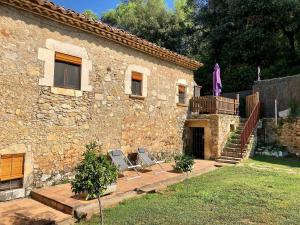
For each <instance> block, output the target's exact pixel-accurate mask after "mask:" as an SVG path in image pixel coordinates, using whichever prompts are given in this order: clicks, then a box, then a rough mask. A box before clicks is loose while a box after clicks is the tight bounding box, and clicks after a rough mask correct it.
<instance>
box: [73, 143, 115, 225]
mask: <svg viewBox="0 0 300 225" xmlns="http://www.w3.org/2000/svg"><path fill="white" fill-rule="evenodd" d="M97 147H98V146H97V145H96V143H94V142H93V143H90V144H88V145H86V149H87V150H86V151H85V153H84V154H83V160H82V162H81V163H80V164H79V165H78V166H77V167H76V168H75V172H76V173H75V178H74V180H72V181H71V185H72V191H73V192H74V193H75V194H81V193H85V194H87V199H94V198H97V199H98V203H99V209H100V218H101V221H100V222H101V224H103V213H102V204H101V195H103V193H104V192H105V191H106V189H107V186H109V185H111V184H113V183H115V182H116V180H117V177H118V169H117V167H116V166H115V165H113V164H112V163H111V162H110V161H109V160H108V159H107V157H106V156H104V155H101V154H99V155H97V154H96V152H95V150H96V149H97Z"/></svg>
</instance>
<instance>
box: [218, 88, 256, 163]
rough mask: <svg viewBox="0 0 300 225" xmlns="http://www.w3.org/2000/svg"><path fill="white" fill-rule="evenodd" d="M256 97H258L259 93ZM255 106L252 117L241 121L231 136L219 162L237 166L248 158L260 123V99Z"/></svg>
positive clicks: (252, 109)
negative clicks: (249, 145) (251, 141)
mask: <svg viewBox="0 0 300 225" xmlns="http://www.w3.org/2000/svg"><path fill="white" fill-rule="evenodd" d="M254 95H256V96H258V93H255V94H254ZM250 97H251V96H250ZM253 105H254V106H253V107H251V110H250V112H251V114H250V116H249V117H248V118H247V119H244V120H241V121H240V125H239V127H238V129H237V130H236V131H235V132H234V133H232V134H230V137H229V138H228V140H227V143H226V145H225V148H224V149H223V151H222V153H221V157H220V158H218V159H217V162H223V163H231V164H237V163H239V162H241V161H242V159H244V158H245V157H246V156H247V154H248V152H247V144H248V142H249V140H250V137H251V134H252V133H253V131H254V129H255V127H256V126H257V123H258V121H259V116H260V109H261V103H260V101H259V98H257V100H255V102H254V104H253Z"/></svg>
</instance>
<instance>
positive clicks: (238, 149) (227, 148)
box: [223, 147, 241, 152]
mask: <svg viewBox="0 0 300 225" xmlns="http://www.w3.org/2000/svg"><path fill="white" fill-rule="evenodd" d="M223 151H229V152H241V148H236V147H235V148H232V147H225V148H224V150H223Z"/></svg>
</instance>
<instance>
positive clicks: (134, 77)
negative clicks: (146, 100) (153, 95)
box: [131, 72, 143, 96]
mask: <svg viewBox="0 0 300 225" xmlns="http://www.w3.org/2000/svg"><path fill="white" fill-rule="evenodd" d="M142 84H143V74H141V73H138V72H132V74H131V94H132V95H137V96H142Z"/></svg>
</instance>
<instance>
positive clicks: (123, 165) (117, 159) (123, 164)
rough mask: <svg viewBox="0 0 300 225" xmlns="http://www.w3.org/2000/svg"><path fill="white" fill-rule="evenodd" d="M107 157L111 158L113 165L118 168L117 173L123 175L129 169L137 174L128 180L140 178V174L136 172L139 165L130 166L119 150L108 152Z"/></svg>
mask: <svg viewBox="0 0 300 225" xmlns="http://www.w3.org/2000/svg"><path fill="white" fill-rule="evenodd" d="M108 155H109V157H110V158H111V160H112V162H113V164H115V165H116V166H117V167H118V168H119V171H120V172H121V173H123V172H124V171H126V170H131V169H132V170H134V171H135V172H136V173H137V176H135V177H131V178H128V179H129V180H130V179H134V178H138V177H140V174H139V172H138V171H137V168H140V167H141V165H132V163H131V162H130V161H129V159H128V158H127V157H126V156H125V155H124V153H123V152H122V150H119V149H114V150H110V151H109V152H108Z"/></svg>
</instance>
